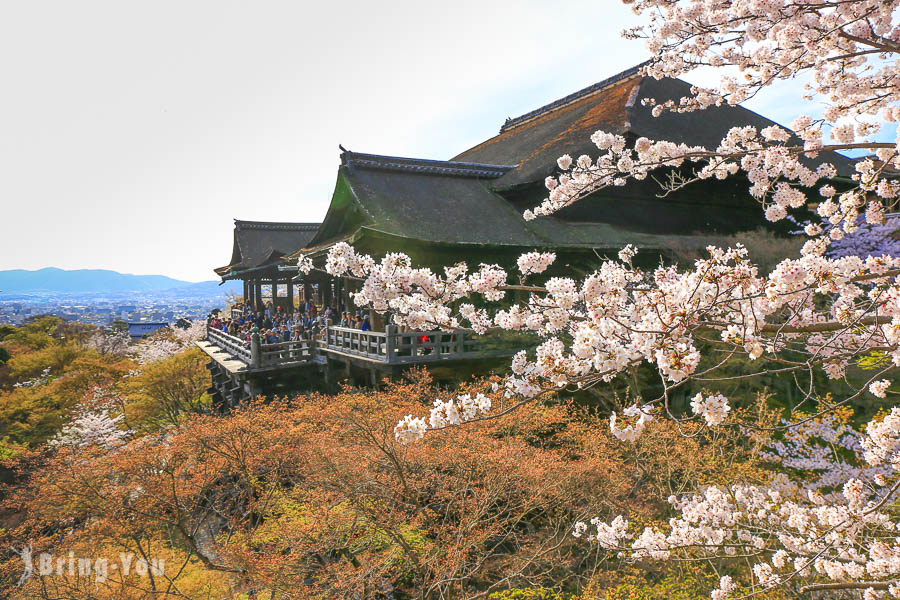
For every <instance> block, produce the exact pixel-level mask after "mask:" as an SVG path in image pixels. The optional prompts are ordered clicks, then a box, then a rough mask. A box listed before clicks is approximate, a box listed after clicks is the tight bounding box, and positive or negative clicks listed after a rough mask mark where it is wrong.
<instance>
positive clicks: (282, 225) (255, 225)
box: [234, 219, 321, 231]
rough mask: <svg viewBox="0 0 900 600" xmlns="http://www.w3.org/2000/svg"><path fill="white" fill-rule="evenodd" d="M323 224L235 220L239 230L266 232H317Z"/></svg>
mask: <svg viewBox="0 0 900 600" xmlns="http://www.w3.org/2000/svg"><path fill="white" fill-rule="evenodd" d="M320 225H321V223H292V222H287V221H244V220H241V219H235V220H234V226H235V228H236V229H238V230H246V229H261V230H265V231H317V230H318V229H319V226H320Z"/></svg>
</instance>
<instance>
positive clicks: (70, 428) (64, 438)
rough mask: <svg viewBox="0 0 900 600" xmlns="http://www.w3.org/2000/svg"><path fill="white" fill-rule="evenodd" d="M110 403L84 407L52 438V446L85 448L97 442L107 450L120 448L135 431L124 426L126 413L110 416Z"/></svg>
mask: <svg viewBox="0 0 900 600" xmlns="http://www.w3.org/2000/svg"><path fill="white" fill-rule="evenodd" d="M110 411H111V406H110V404H109V403H103V402H100V403H97V405H96V406H93V407H91V408H87V407H85V408H83V409H82V410H80V411H79V412H78V413H77V414H76V415H75V417H74V418H73V419H72V420H71V422H69V423H68V424H67V425H65V426H64V427H63V428H62V429H61V430H60V431H59V433H57V434H56V437H55V438H53V439H52V440H50V442H49V444H50V445H51V446H57V447H58V446H68V447H70V448H74V449H77V448H84V447H85V446H89V445H91V444H96V445H98V446H100V447H102V448H105V449H107V450H113V449H115V448H118V447H119V446H121V445H122V444H124V443H125V441H126V440H127V439H128V438H129V437H130V436H131V435H132V434H133V433H134V432H133V431H131V430H128V429H123V428H122V421H124V420H125V415H124V414H119V415H118V416H115V417H113V416H110Z"/></svg>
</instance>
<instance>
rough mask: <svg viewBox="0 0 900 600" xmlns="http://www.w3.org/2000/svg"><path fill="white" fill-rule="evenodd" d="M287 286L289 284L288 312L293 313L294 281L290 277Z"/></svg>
mask: <svg viewBox="0 0 900 600" xmlns="http://www.w3.org/2000/svg"><path fill="white" fill-rule="evenodd" d="M287 286H288V289H287V296H288V312H289V313H292V312H294V281H293V280H291V279H288V283H287Z"/></svg>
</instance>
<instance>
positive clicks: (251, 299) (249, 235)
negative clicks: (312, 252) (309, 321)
mask: <svg viewBox="0 0 900 600" xmlns="http://www.w3.org/2000/svg"><path fill="white" fill-rule="evenodd" d="M318 229H319V224H318V223H266V222H261V221H239V220H237V219H235V220H234V244H233V246H232V249H231V260H230V261H229V262H228V265H226V266H224V267H219V268H217V269H214V270H215V272H216V275H218V276H219V277H221V278H222V281H223V282H225V281H229V280H232V279H240V280H242V281H243V283H244V289H243V299H244V301H245V302H246V303H247V304H248V305H250V306H252V307H253V308H254V309H255V310H263V309H264V308H265V304H264V302H263V286H267V287H269V288H271V292H270V294H271V298H272V302H273V304H274V305H276V306H282V308H284V309H289V308H290V307H293V306H295V303H294V287H295V284H294V282H293V281H292V278H293V275H294V273H291V272H284V271H283V270H279V267H280V266H281V265H283V264H284V259H283V257H284V256H285V255H287V254H290V253H292V252H294V251H296V250H297V248H302V247H303V246H306V245H307V244H308V243H309V242H310V240H312V238H313V236H314V235H315V234H316V231H318ZM280 288H282V289H284V291H285V293H284V294H282V295H279V289H280ZM300 292H301V293H300V298H298V299H299V300H305V299H306V298H308V297H310V295H311V294H310V287H309V284H307V285H306V286H304V287H303V288H301V290H300ZM304 292H305V294H304Z"/></svg>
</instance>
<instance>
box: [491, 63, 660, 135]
mask: <svg viewBox="0 0 900 600" xmlns="http://www.w3.org/2000/svg"><path fill="white" fill-rule="evenodd" d="M649 62H650V61H645V62H642V63H640V64H639V65H635V66H633V67H631V68H630V69H626V70H624V71H622V72H621V73H617V74H615V75H613V76H612V77H607V78H606V79H604V80H603V81H598V82H597V83H594V84H592V85H589V86H587V87H586V88H582V89H580V90H578V91H577V92H573V93H571V94H569V95H568V96H564V97H562V98H560V99H558V100H554V101H553V102H550V103H549V104H545V105H544V106H542V107H540V108H536V109H534V110H532V111H529V112H527V113H525V114H524V115H519V116H518V117H513V118H511V119H506V121H505V122H504V123H503V125H502V126H501V127H500V133H503V132H505V131H509V130H510V129H513V128H514V127H516V126H518V125H521V124H522V123H527V122H528V121H530V120H532V119H534V118H536V117H540V116H541V115H544V114H546V113H549V112H552V111H554V110H557V109H560V108H563V107H564V106H567V105H569V104H571V103H572V102H575V101H576V100H580V99H582V98H584V97H586V96H590V95H591V94H594V93H596V92H599V91H601V90H603V89H604V88H607V87H609V86H610V85H612V84H614V83H618V82H619V81H622V80H625V79H628V78H630V77H634V76H636V75H638V74H640V72H641V69H643V68H644V67H645V66H646V65H647V64H648V63H649Z"/></svg>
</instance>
